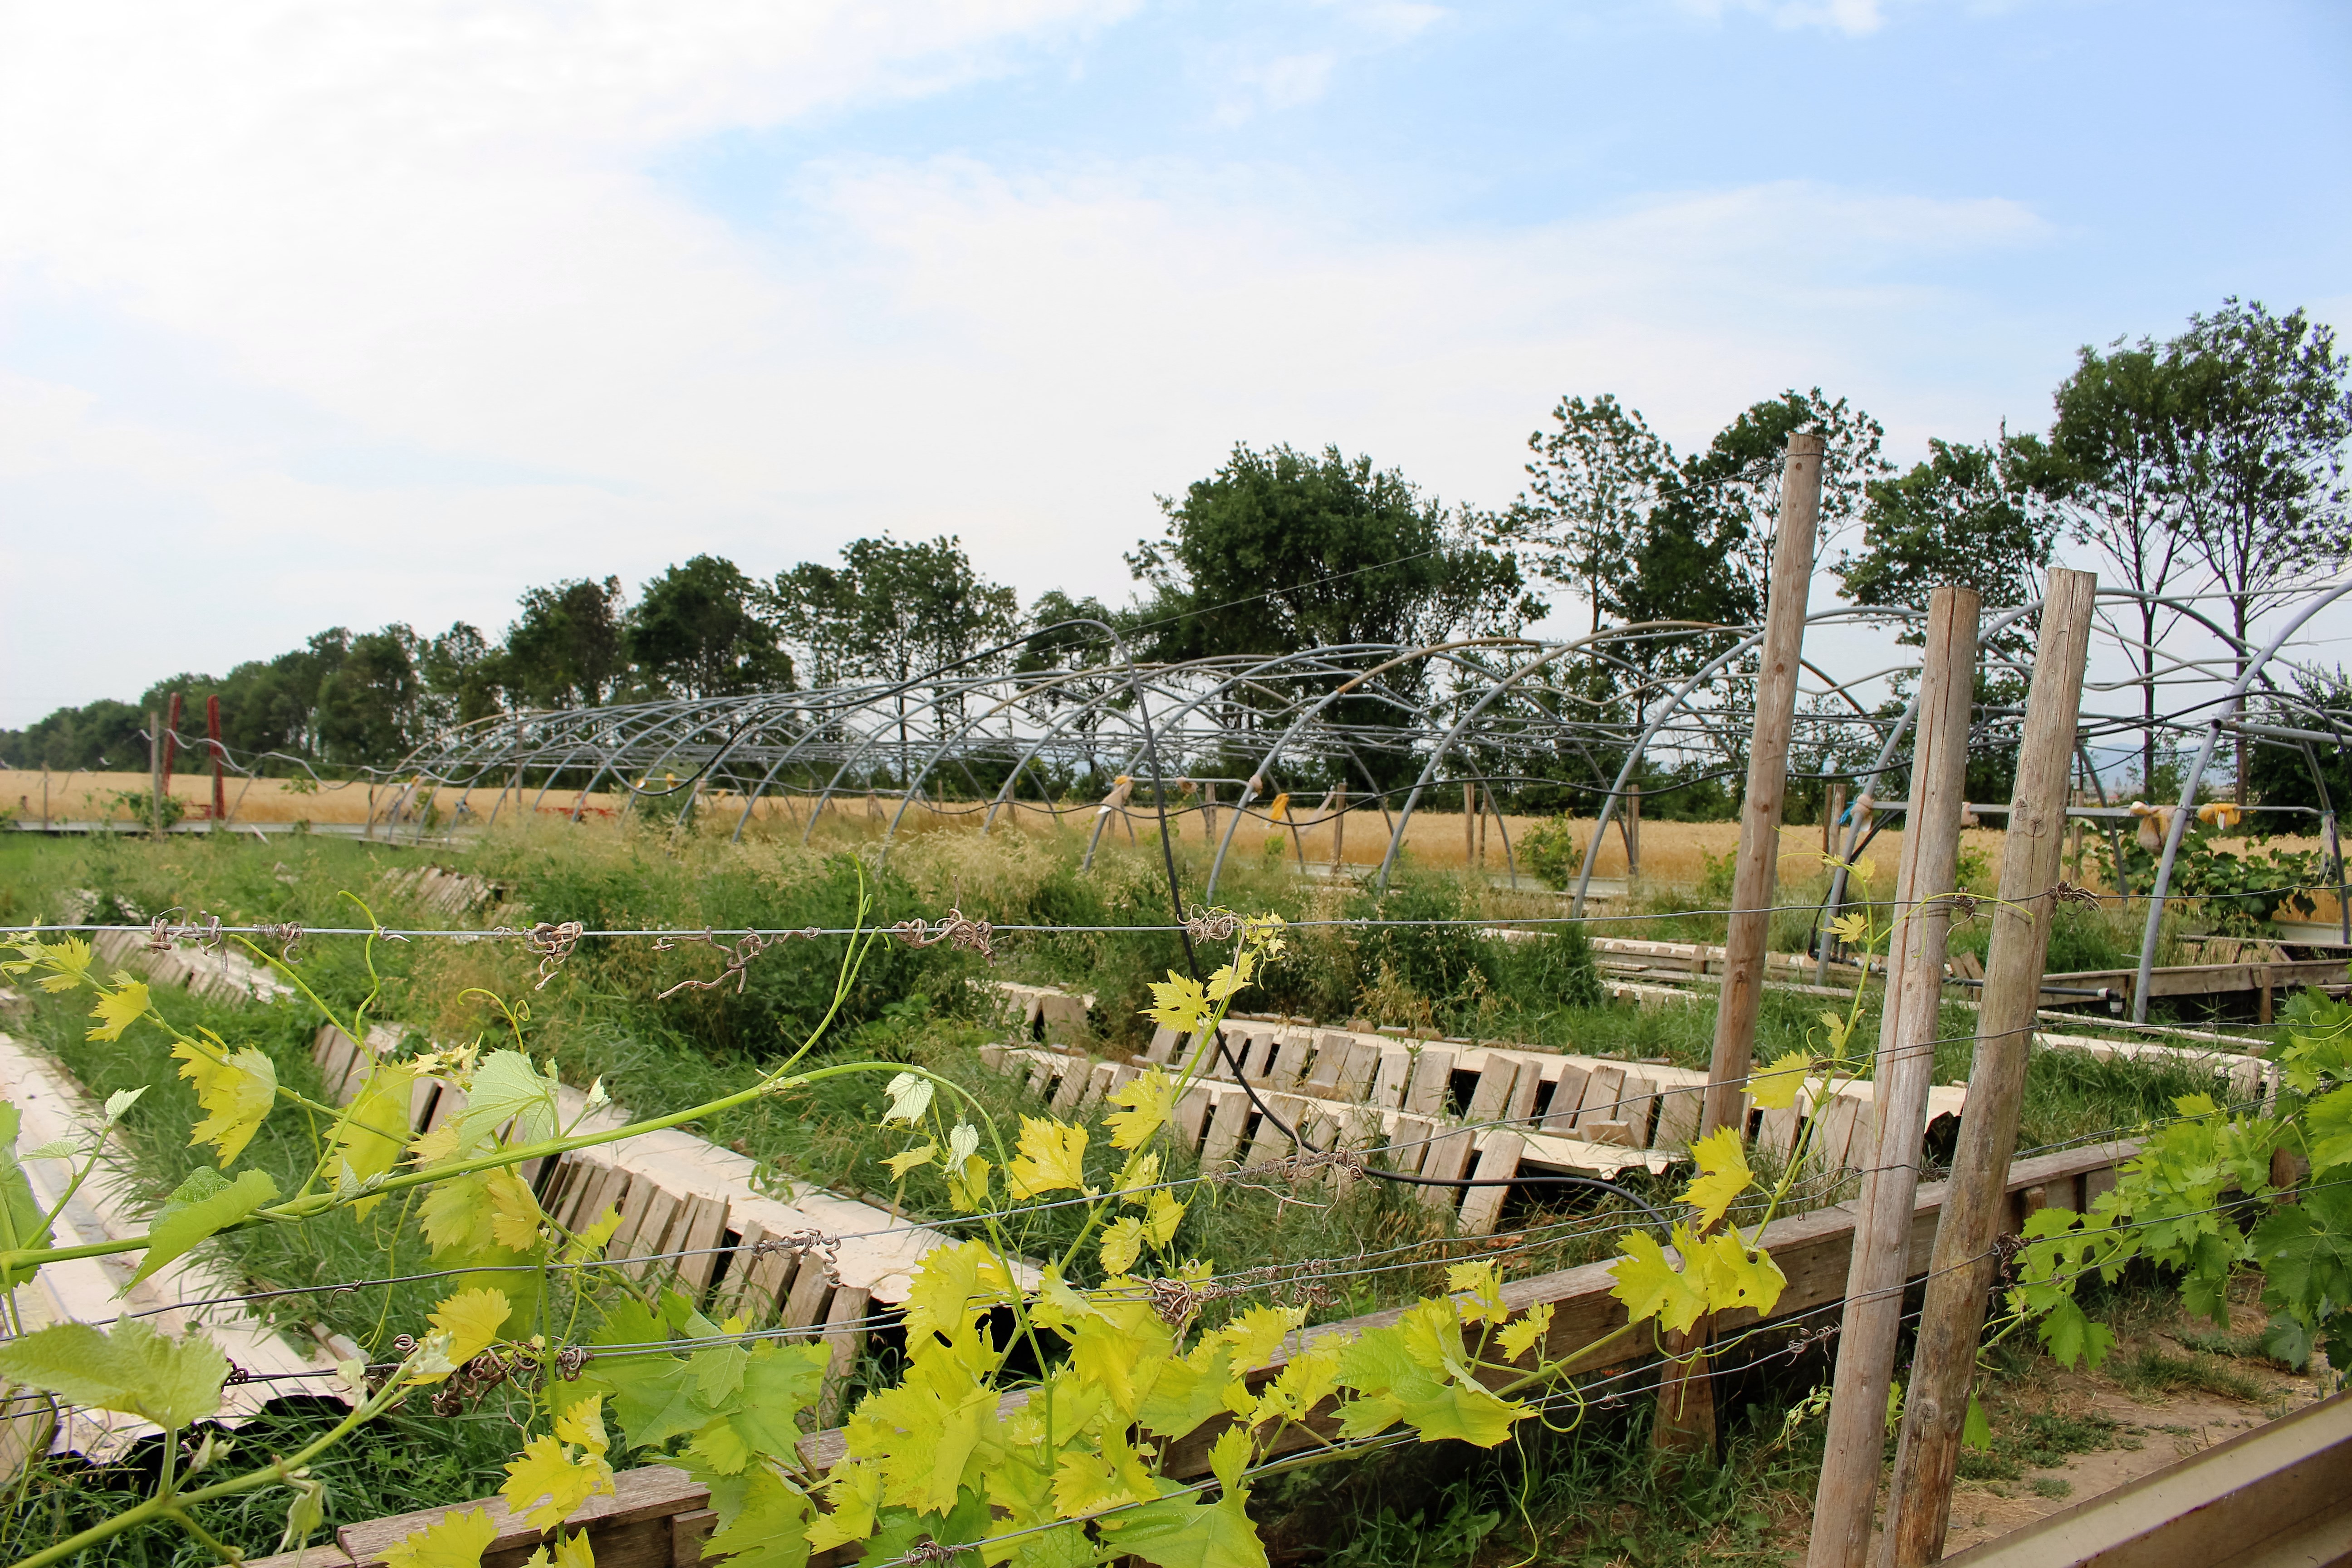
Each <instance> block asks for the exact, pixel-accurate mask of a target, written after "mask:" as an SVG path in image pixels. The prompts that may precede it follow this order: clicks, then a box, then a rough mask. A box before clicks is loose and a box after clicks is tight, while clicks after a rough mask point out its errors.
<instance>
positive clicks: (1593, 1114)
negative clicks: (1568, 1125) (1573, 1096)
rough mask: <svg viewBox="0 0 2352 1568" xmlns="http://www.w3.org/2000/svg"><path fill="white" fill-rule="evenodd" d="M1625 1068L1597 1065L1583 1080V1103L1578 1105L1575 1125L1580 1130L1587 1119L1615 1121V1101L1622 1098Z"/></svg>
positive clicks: (1616, 1116)
mask: <svg viewBox="0 0 2352 1568" xmlns="http://www.w3.org/2000/svg"><path fill="white" fill-rule="evenodd" d="M1624 1088H1625V1069H1624V1068H1612V1067H1598V1068H1593V1069H1592V1071H1591V1074H1590V1075H1589V1076H1588V1077H1587V1078H1586V1079H1585V1080H1584V1103H1583V1104H1582V1105H1581V1106H1580V1107H1578V1109H1577V1112H1576V1123H1575V1124H1576V1127H1577V1129H1578V1130H1579V1131H1582V1130H1583V1127H1584V1124H1585V1123H1586V1122H1588V1121H1619V1120H1621V1118H1620V1117H1619V1116H1618V1114H1617V1102H1618V1101H1619V1100H1622V1099H1623V1098H1624V1095H1623V1090H1624Z"/></svg>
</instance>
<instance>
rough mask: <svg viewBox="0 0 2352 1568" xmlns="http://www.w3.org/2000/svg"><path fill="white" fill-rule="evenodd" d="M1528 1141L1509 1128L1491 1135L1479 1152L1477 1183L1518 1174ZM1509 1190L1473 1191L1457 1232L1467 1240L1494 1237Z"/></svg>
mask: <svg viewBox="0 0 2352 1568" xmlns="http://www.w3.org/2000/svg"><path fill="white" fill-rule="evenodd" d="M1526 1145H1527V1140H1526V1139H1524V1138H1522V1137H1520V1136H1519V1134H1517V1133H1516V1132H1514V1131H1510V1130H1509V1129H1508V1128H1505V1129H1503V1130H1502V1131H1497V1132H1492V1133H1489V1134H1488V1135H1487V1138H1486V1147H1485V1148H1483V1149H1481V1150H1479V1151H1478V1164H1477V1168H1476V1169H1475V1170H1474V1171H1473V1172H1472V1173H1471V1177H1472V1179H1473V1180H1475V1181H1481V1182H1484V1181H1499V1180H1506V1179H1507V1178H1509V1177H1512V1176H1515V1175H1517V1174H1518V1171H1519V1151H1520V1150H1521V1149H1523V1148H1525V1147H1526ZM1509 1191H1510V1189H1509V1188H1507V1187H1499V1186H1497V1187H1472V1188H1470V1189H1469V1190H1468V1191H1467V1192H1465V1193H1464V1194H1462V1217H1461V1219H1460V1220H1459V1221H1458V1222H1456V1226H1455V1228H1457V1229H1459V1230H1460V1231H1461V1233H1462V1234H1463V1235H1465V1236H1492V1235H1494V1234H1495V1221H1496V1219H1497V1218H1498V1217H1499V1216H1500V1215H1502V1212H1503V1199H1504V1197H1505V1196H1506V1195H1507V1194H1508V1193H1509Z"/></svg>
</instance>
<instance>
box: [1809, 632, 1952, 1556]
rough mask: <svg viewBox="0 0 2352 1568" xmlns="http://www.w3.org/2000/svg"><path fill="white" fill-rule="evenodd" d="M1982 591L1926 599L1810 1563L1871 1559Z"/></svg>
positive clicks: (1931, 1067) (1948, 913) (1948, 917)
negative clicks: (1907, 781) (1868, 1112)
mask: <svg viewBox="0 0 2352 1568" xmlns="http://www.w3.org/2000/svg"><path fill="white" fill-rule="evenodd" d="M1978 619H1979V598H1978V595H1977V592H1976V590H1975V589H1973V588H1960V587H1952V586H1946V587H1941V588H1938V589H1937V590H1936V591H1935V594H1934V595H1933V596H1932V597H1931V598H1930V599H1929V601H1928V605H1927V649H1926V659H1925V661H1924V668H1922V670H1921V672H1920V678H1919V727H1918V731H1917V732H1916V736H1915V738H1914V741H1913V744H1912V749H1911V805H1910V810H1909V811H1908V812H1907V813H1906V815H1905V816H1904V818H1903V852H1902V858H1901V859H1900V860H1899V861H1898V862H1897V864H1896V868H1895V930H1894V933H1893V935H1892V938H1891V940H1890V941H1889V942H1888V944H1887V951H1886V969H1887V982H1886V1003H1885V1010H1884V1012H1883V1013H1882V1015H1881V1017H1880V1022H1879V1030H1878V1066H1877V1071H1876V1073H1875V1075H1874V1083H1873V1085H1872V1095H1871V1100H1872V1110H1873V1114H1872V1128H1871V1131H1870V1135H1869V1137H1868V1140H1867V1142H1866V1143H1865V1145H1864V1146H1865V1147H1866V1148H1867V1149H1868V1151H1869V1155H1868V1158H1866V1159H1865V1160H1864V1161H1863V1162H1862V1171H1863V1177H1862V1194H1861V1197H1860V1201H1859V1203H1858V1204H1857V1205H1856V1211H1855V1214H1854V1221H1853V1261H1852V1263H1851V1264H1850V1266H1849V1267H1848V1268H1847V1270H1846V1283H1845V1319H1844V1323H1843V1327H1842V1328H1841V1329H1840V1331H1839V1333H1838V1357H1837V1380H1836V1383H1835V1384H1834V1385H1833V1386H1832V1391H1831V1395H1830V1415H1829V1444H1828V1447H1827V1449H1826V1451H1825V1452H1824V1453H1823V1454H1822V1476H1821V1483H1820V1486H1819V1488H1818V1489H1816V1491H1815V1492H1814V1496H1813V1533H1812V1543H1811V1547H1810V1549H1809V1550H1808V1551H1807V1552H1806V1555H1805V1562H1806V1568H1863V1563H1864V1558H1865V1557H1866V1556H1867V1554H1868V1552H1869V1550H1870V1521H1871V1512H1872V1509H1873V1507H1874V1505H1875V1504H1876V1502H1877V1500H1878V1468H1879V1456H1880V1454H1881V1452H1882V1451H1883V1450H1884V1449H1885V1444H1886V1394H1887V1385H1888V1384H1889V1383H1890V1382H1892V1380H1893V1378H1894V1375H1895V1337H1896V1335H1897V1333H1898V1332H1899V1331H1900V1330H1901V1329H1902V1326H1903V1282H1904V1279H1905V1278H1906V1268H1907V1265H1908V1262H1909V1259H1908V1257H1907V1254H1908V1253H1909V1250H1910V1242H1911V1222H1912V1217H1913V1215H1912V1208H1913V1200H1914V1198H1915V1197H1916V1194H1917V1191H1918V1186H1919V1153H1920V1147H1921V1143H1922V1140H1923V1137H1924V1135H1925V1133H1926V1132H1927V1089H1928V1086H1929V1085H1930V1084H1931V1083H1933V1082H1934V1081H1935V1076H1936V1045H1935V1042H1936V1037H1937V1027H1936V1018H1937V1013H1938V1012H1939V1011H1940V1010H1941V1005H1942V1002H1943V991H1944V954H1945V939H1946V937H1947V936H1948V933H1949V931H1950V929H1951V921H1952V906H1951V903H1950V901H1949V900H1948V897H1947V896H1946V895H1948V894H1950V893H1951V892H1952V891H1953V890H1954V886H1953V882H1954V869H1955V868H1956V866H1957V865H1958V859H1959V850H1960V816H1961V813H1962V809H1963V806H1964V804H1965V799H1966V796H1965V786H1966V784H1967V782H1968V768H1969V709H1970V706H1971V704H1972V702H1973V700H1974V697H1975V693H1976V668H1977V625H1978Z"/></svg>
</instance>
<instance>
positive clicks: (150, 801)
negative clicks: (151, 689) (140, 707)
mask: <svg viewBox="0 0 2352 1568" xmlns="http://www.w3.org/2000/svg"><path fill="white" fill-rule="evenodd" d="M147 830H148V831H149V832H151V833H152V834H153V835H154V836H155V837H158V838H161V837H163V715H162V714H161V713H158V712H157V711H155V710H154V709H152V708H150V709H149V710H147Z"/></svg>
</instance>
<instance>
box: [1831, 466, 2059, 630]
mask: <svg viewBox="0 0 2352 1568" xmlns="http://www.w3.org/2000/svg"><path fill="white" fill-rule="evenodd" d="M2026 450H2027V452H2028V454H2029V458H2030V459H2031V458H2038V455H2039V452H2040V444H2039V443H2038V442H2036V443H2033V444H2032V447H2029V448H2027V449H2026ZM1927 451H1928V456H1927V461H1925V462H1922V463H1915V464H1913V465H1912V468H1911V471H1910V472H1908V473H1906V474H1904V475H1902V476H1901V477H1900V478H1896V479H1874V480H1872V481H1871V482H1870V485H1869V487H1868V490H1867V494H1868V500H1866V501H1865V502H1864V507H1863V516H1862V547H1861V549H1860V550H1858V551H1855V552H1850V553H1848V554H1846V555H1843V556H1842V557H1841V558H1840V559H1839V561H1838V563H1837V566H1836V572H1837V574H1838V576H1839V578H1840V579H1841V580H1842V581H1843V584H1844V587H1845V595H1846V597H1847V598H1849V599H1851V600H1853V602H1854V603H1855V604H1857V605H1887V606H1889V607H1893V606H1896V605H1900V606H1903V607H1906V608H1909V609H1914V610H1923V611H1924V610H1925V609H1926V608H1927V598H1928V595H1930V594H1932V593H1933V592H1934V591H1935V589H1936V588H1937V586H1938V585H1940V584H1946V583H1958V584H1963V585H1964V586H1967V587H1970V588H1974V589H1975V590H1976V591H1977V592H1978V593H1979V595H1982V596H1983V601H1984V606H1985V608H1986V609H1987V610H1988V611H1990V610H1998V609H2011V608H2014V607H2015V606H2017V605H2030V604H2032V603H2033V602H2034V601H2035V600H2037V599H2039V598H2041V596H2042V570H2043V569H2044V568H2045V567H2047V566H2048V565H2049V564H2050V553H2051V550H2052V548H2053V546H2054V545H2055V543H2056V542H2057V520H2056V517H2055V516H2054V514H2053V513H2052V512H2051V511H2050V510H2049V509H2048V508H2046V507H2044V506H2042V504H2041V502H2040V498H2039V497H2038V496H2037V495H2036V494H2035V493H2034V491H2033V489H2032V486H2031V485H2029V484H2028V483H2026V481H2025V479H2024V475H2023V473H2022V471H2021V465H2020V464H2019V463H2016V462H2013V461H2012V460H2011V459H2012V456H2013V455H2014V453H2015V451H2016V443H2013V442H2012V441H2011V439H2010V438H2009V437H2007V436H2006V435H2004V436H2003V437H2002V438H2001V439H2000V441H1999V442H1997V443H1991V444H1988V445H1986V446H1982V447H1975V446H1970V445H1969V444H1968V443H1966V442H1954V441H1937V440H1930V441H1929V442H1928V443H1927ZM1905 636H1906V640H1907V641H1912V642H1916V641H1917V640H1918V639H1919V637H1920V633H1919V632H1918V631H1917V630H1916V629H1914V630H1913V631H1910V632H1908V633H1906V634H1905ZM2010 640H2011V643H2012V645H2013V646H2015V647H2027V646H2029V645H2030V642H2031V639H2030V637H2027V635H2026V629H2025V628H2023V627H2018V628H2016V629H2014V630H2012V631H2011V634H2010Z"/></svg>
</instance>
